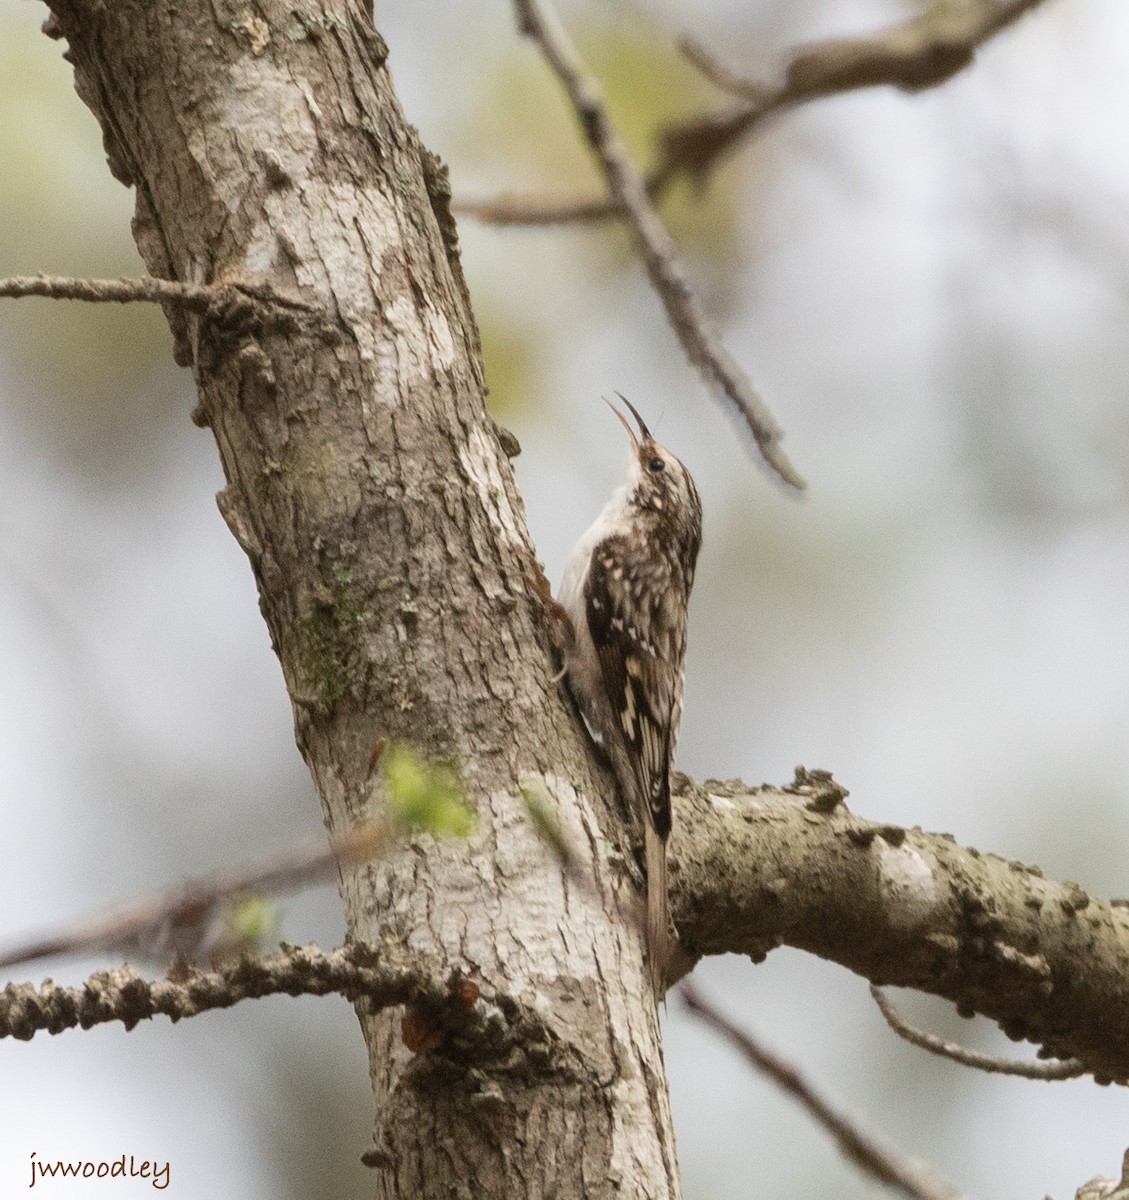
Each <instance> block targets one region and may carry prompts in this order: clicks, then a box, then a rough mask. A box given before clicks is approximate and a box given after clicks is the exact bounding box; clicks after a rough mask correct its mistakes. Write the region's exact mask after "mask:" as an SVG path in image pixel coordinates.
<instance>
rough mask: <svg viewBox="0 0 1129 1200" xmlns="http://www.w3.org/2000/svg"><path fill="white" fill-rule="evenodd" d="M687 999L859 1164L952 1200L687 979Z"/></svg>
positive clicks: (915, 1193)
mask: <svg viewBox="0 0 1129 1200" xmlns="http://www.w3.org/2000/svg"><path fill="white" fill-rule="evenodd" d="M679 994H680V995H681V997H682V1001H683V1003H684V1004H685V1005H686V1007H687V1008H688V1009H689V1010H690V1012H692V1013H693V1014H694V1015H695V1016H696V1017H698V1018H699V1019H700V1020H702V1021H703V1022H704V1023H705V1024H707V1025H708V1026H709V1027H710V1028H711V1029H714V1030H716V1031H717V1032H718V1033H720V1034H721V1035H722V1036H723V1037H724V1038H725V1039H726V1040H727V1041H728V1042H729V1044H730V1045H731V1046H733V1047H734V1048H735V1049H737V1050H739V1051H740V1052H741V1054H742V1055H743V1056H744V1057H745V1059H746V1060H747V1061H748V1062H749V1063H751V1064H752V1065H753V1066H754V1067H756V1069H757V1070H758V1071H762V1072H763V1073H764V1074H766V1075H767V1076H769V1078H770V1079H772V1080H773V1082H775V1083H776V1084H778V1085H779V1086H780V1087H781V1088H782V1089H783V1090H784V1091H786V1092H788V1093H789V1094H790V1095H791V1096H792V1097H793V1098H794V1099H796V1100H798V1101H799V1102H800V1104H801V1105H803V1107H804V1108H805V1109H807V1111H808V1112H809V1113H810V1114H811V1116H813V1117H814V1118H815V1119H816V1121H818V1122H819V1124H820V1125H822V1126H823V1128H824V1129H826V1130H827V1132H828V1133H830V1134H831V1135H832V1137H834V1138H835V1141H836V1142H837V1143H838V1146H839V1149H840V1150H841V1151H842V1152H843V1154H844V1155H846V1157H847V1158H849V1159H850V1160H851V1161H852V1162H853V1163H854V1164H855V1165H856V1166H858V1167H860V1168H861V1169H862V1170H863V1171H865V1172H866V1173H867V1174H868V1175H870V1176H871V1177H872V1178H874V1179H877V1180H878V1181H879V1182H880V1183H884V1184H886V1185H887V1186H888V1187H892V1188H897V1189H898V1191H900V1192H902V1193H903V1194H904V1195H906V1196H912V1197H913V1198H914V1200H952V1198H953V1197H954V1196H956V1192H955V1190H954V1189H953V1188H952V1186H951V1185H949V1184H947V1183H941V1182H939V1181H938V1180H936V1179H934V1178H932V1177H931V1176H929V1175H927V1174H926V1173H925V1172H923V1171H922V1170H920V1169H919V1168H917V1167H915V1166H913V1165H912V1164H911V1163H910V1162H909V1161H907V1160H906V1159H904V1158H902V1157H901V1156H899V1155H897V1154H895V1153H894V1152H893V1151H892V1150H889V1149H887V1148H886V1147H883V1146H880V1145H879V1144H878V1143H877V1142H876V1141H875V1140H874V1139H873V1138H872V1137H871V1136H870V1135H869V1134H866V1133H864V1132H863V1131H862V1130H860V1129H859V1128H858V1126H857V1125H855V1124H854V1123H853V1122H852V1121H851V1120H849V1118H847V1117H845V1116H844V1115H843V1114H842V1113H840V1112H836V1111H835V1109H834V1108H832V1107H831V1105H830V1104H829V1103H828V1102H827V1101H826V1100H824V1099H823V1097H822V1096H820V1095H819V1094H818V1093H817V1092H816V1091H815V1089H814V1088H813V1087H812V1085H811V1084H810V1083H808V1082H807V1080H806V1079H804V1077H803V1076H802V1075H801V1074H800V1072H799V1071H798V1070H797V1069H796V1068H795V1067H794V1066H793V1065H792V1064H791V1063H789V1062H785V1060H784V1059H782V1058H780V1057H778V1056H777V1055H776V1054H774V1053H773V1052H772V1051H771V1050H768V1049H766V1048H765V1047H764V1046H762V1045H761V1044H760V1043H758V1042H756V1041H754V1039H753V1038H751V1037H750V1036H749V1035H748V1034H747V1033H745V1032H744V1031H743V1030H741V1029H738V1028H737V1026H736V1025H734V1024H733V1023H732V1022H731V1021H730V1020H729V1019H728V1018H727V1017H725V1016H724V1015H723V1014H722V1013H720V1012H719V1011H718V1010H717V1009H716V1008H714V1006H713V1005H712V1004H710V1003H709V1001H707V1000H706V999H705V998H704V997H703V996H702V994H701V993H700V992H699V991H698V990H697V989H696V988H694V987H692V986H691V985H690V984H688V983H684V984H683V985H682V986H681V988H679Z"/></svg>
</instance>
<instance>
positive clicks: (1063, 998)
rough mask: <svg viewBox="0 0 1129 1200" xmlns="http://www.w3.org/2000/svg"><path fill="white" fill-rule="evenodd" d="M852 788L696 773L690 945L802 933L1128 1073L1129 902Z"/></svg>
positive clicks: (677, 901) (682, 832) (680, 915)
mask: <svg viewBox="0 0 1129 1200" xmlns="http://www.w3.org/2000/svg"><path fill="white" fill-rule="evenodd" d="M843 796H845V792H843V791H842V789H840V788H838V787H837V785H835V784H834V783H832V782H831V781H830V777H829V776H826V775H825V774H824V773H822V772H812V773H811V774H808V773H807V772H802V771H801V772H798V773H797V782H796V785H794V789H793V790H791V791H784V792H781V791H778V790H776V789H774V788H761V789H750V788H749V787H747V786H746V785H745V784H742V783H740V782H739V781H735V780H734V781H729V782H724V783H723V782H718V781H716V780H707V781H706V782H705V783H704V784H702V785H701V786H698V785H695V784H693V783H692V782H691V781H690V780H688V779H686V778H685V777H683V778H682V780H681V786H680V787H679V788H678V790H677V794H676V796H675V823H676V824H675V827H676V829H677V830H678V836H677V838H676V840H675V851H676V854H675V857H674V859H673V861H672V862H671V864H670V871H671V885H672V896H671V903H672V910H673V913H674V918H675V922H676V924H677V925H678V928H679V932H680V933H681V935H682V942H683V945H684V947H685V948H686V949H687V950H689V951H692V952H693V953H694V954H697V955H705V954H723V953H738V954H748V955H750V956H751V957H753V958H754V959H755V960H757V961H759V960H760V959H762V958H763V957H764V956H765V954H767V953H768V952H769V951H770V950H772V949H773V948H774V947H776V946H780V945H788V946H795V947H797V948H799V949H802V950H808V951H810V952H811V953H813V954H817V955H819V956H820V957H821V958H826V959H829V960H830V961H832V962H837V963H841V964H842V965H843V966H845V967H849V968H850V969H851V970H852V971H856V972H857V973H858V974H860V975H863V976H865V977H866V978H867V979H869V980H871V981H872V982H874V983H877V984H895V985H897V986H900V987H911V988H917V989H919V990H921V991H925V992H932V993H934V994H936V995H938V996H944V997H946V998H947V999H949V1000H952V1001H953V1002H954V1003H955V1004H956V1005H957V1007H958V1009H959V1010H960V1011H961V1012H962V1013H963V1014H964V1015H965V1016H972V1014H973V1013H982V1014H983V1015H984V1016H988V1017H991V1018H992V1019H993V1020H995V1021H997V1022H998V1023H999V1025H1000V1027H1001V1028H1002V1029H1003V1031H1004V1032H1005V1033H1006V1034H1007V1035H1008V1036H1009V1037H1011V1038H1013V1039H1015V1040H1017V1041H1018V1040H1020V1039H1025V1040H1027V1041H1031V1042H1036V1043H1038V1044H1039V1045H1040V1046H1041V1047H1042V1048H1043V1050H1044V1052H1045V1053H1047V1054H1049V1055H1052V1056H1053V1057H1056V1058H1077V1059H1078V1060H1080V1062H1081V1063H1082V1064H1083V1065H1084V1066H1085V1068H1086V1069H1087V1070H1088V1071H1090V1072H1092V1073H1093V1075H1094V1077H1095V1078H1096V1079H1097V1080H1098V1081H1099V1082H1118V1083H1127V1082H1129V910H1127V908H1126V904H1125V902H1123V901H1122V902H1113V903H1103V902H1101V901H1099V900H1095V899H1093V898H1091V897H1090V896H1088V895H1087V894H1086V892H1084V891H1083V890H1082V888H1080V887H1079V886H1078V884H1076V883H1069V882H1067V883H1057V882H1054V881H1052V880H1049V879H1045V878H1044V877H1043V873H1042V871H1040V870H1039V868H1038V867H1033V866H1028V865H1026V864H1024V863H1019V862H1012V861H1009V860H1008V859H1004V858H1000V857H999V856H998V855H995V854H982V853H980V851H978V850H973V849H969V848H966V847H962V846H959V845H957V843H956V842H955V841H954V839H953V838H952V837H951V836H949V835H948V834H937V833H924V832H922V830H920V829H909V830H907V829H902V828H901V827H900V826H896V825H882V824H877V823H875V822H873V821H867V820H864V819H863V818H862V817H859V816H856V815H855V814H854V813H852V812H850V811H849V810H848V808H847V807H846V805H845V804H844V803H842V797H843Z"/></svg>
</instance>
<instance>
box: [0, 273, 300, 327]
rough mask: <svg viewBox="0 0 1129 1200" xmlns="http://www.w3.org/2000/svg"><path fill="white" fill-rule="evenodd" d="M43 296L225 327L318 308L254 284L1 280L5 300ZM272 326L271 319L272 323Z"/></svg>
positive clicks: (1, 295) (284, 317) (60, 278)
mask: <svg viewBox="0 0 1129 1200" xmlns="http://www.w3.org/2000/svg"><path fill="white" fill-rule="evenodd" d="M27 296H42V297H45V298H46V299H49V300H83V301H87V302H89V303H92V304H131V303H135V302H140V303H145V304H176V305H179V306H180V307H181V308H184V309H187V310H188V311H189V312H195V313H204V314H207V315H208V316H211V317H213V318H215V319H217V320H221V321H224V322H225V323H231V322H239V321H242V320H246V319H248V318H252V317H254V318H257V319H258V320H260V321H263V320H264V317H265V316H266V314H269V313H271V312H273V313H274V319H275V320H276V321H277V320H278V319H280V317H281V319H282V320H283V321H285V320H288V319H290V318H291V317H292V315H293V314H295V313H313V312H315V310H314V309H312V308H310V306H309V305H307V304H304V303H303V302H302V301H300V300H296V299H294V298H293V297H290V296H283V295H280V294H279V293H277V292H275V291H272V290H271V289H270V288H265V287H256V286H252V285H251V284H243V283H225V284H215V285H203V284H195V283H178V282H175V281H173V280H170V279H151V278H144V279H72V278H69V277H65V276H58V275H23V276H15V277H12V278H9V279H0V298H4V297H8V298H13V299H20V298H23V297H27ZM267 323H269V320H268V322H267Z"/></svg>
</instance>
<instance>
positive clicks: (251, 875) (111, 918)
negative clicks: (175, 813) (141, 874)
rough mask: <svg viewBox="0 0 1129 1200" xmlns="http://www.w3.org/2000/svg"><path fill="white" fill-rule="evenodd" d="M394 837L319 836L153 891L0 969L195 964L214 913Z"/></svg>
mask: <svg viewBox="0 0 1129 1200" xmlns="http://www.w3.org/2000/svg"><path fill="white" fill-rule="evenodd" d="M394 836H395V834H394V830H393V829H392V828H391V826H387V825H374V824H369V823H363V824H360V825H356V826H354V827H353V828H352V829H350V830H348V831H347V832H346V833H345V834H344V835H342V836H341V837H337V838H333V839H332V840H331V841H330V843H329V845H328V846H327V845H326V842H325V839H324V837H320V838H318V839H317V840H316V841H311V842H310V843H309V844H307V845H303V846H299V847H296V848H295V849H293V850H289V851H287V852H286V853H285V854H280V855H278V857H276V858H272V859H271V860H270V861H268V862H265V863H253V864H249V865H247V866H244V867H240V868H236V869H234V870H229V871H216V872H214V873H213V874H211V875H205V876H202V877H201V878H199V879H195V880H191V881H189V882H187V883H184V884H181V885H179V886H178V887H175V888H167V889H164V890H162V891H159V892H152V893H150V894H149V895H148V896H144V897H142V898H141V899H139V900H135V901H134V902H133V903H131V904H129V905H127V906H125V907H123V908H121V909H118V910H117V911H115V912H114V913H112V914H109V915H107V916H105V917H100V918H97V919H96V920H93V921H85V922H82V923H80V924H76V925H72V926H69V927H67V928H65V929H61V930H57V931H55V932H52V933H49V934H45V935H43V936H41V937H38V938H36V939H34V940H33V941H28V942H25V943H24V944H22V945H19V946H14V947H13V948H12V949H11V950H8V951H6V952H5V953H4V954H0V969H3V970H7V969H9V968H11V967H13V966H15V965H16V964H17V963H25V962H33V961H35V960H36V959H41V958H49V957H54V956H56V955H61V954H87V953H92V952H94V953H105V952H110V951H114V952H125V953H133V952H140V953H143V954H145V955H146V956H148V957H155V958H162V959H172V958H174V957H180V958H183V959H186V960H190V961H199V960H200V959H202V958H204V957H206V953H207V952H208V951H209V950H210V949H211V944H210V939H211V938H212V937H213V936H214V934H215V924H216V917H217V914H219V913H221V912H222V909H223V906H224V905H225V904H227V903H229V902H231V901H234V900H237V899H239V898H242V897H245V896H248V895H263V894H265V893H276V892H282V891H292V890H294V889H296V888H302V887H308V886H311V885H313V884H315V883H320V882H322V881H323V880H324V879H325V878H326V877H327V876H328V875H330V874H331V872H332V871H333V870H334V869H335V868H336V867H337V866H338V865H339V864H344V863H350V862H360V861H363V860H365V859H368V858H372V857H375V856H376V855H379V854H381V853H384V852H385V851H386V850H387V848H388V846H389V845H390V844H391V841H392V840H393V837H394Z"/></svg>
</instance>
